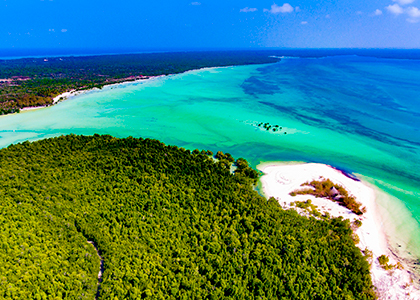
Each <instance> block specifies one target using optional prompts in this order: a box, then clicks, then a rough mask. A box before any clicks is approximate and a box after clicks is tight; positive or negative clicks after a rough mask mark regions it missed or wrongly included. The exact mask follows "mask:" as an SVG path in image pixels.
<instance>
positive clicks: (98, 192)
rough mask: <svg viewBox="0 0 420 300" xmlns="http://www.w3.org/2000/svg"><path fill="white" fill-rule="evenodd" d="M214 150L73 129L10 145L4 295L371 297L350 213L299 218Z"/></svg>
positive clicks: (0, 221) (6, 153)
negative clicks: (100, 278)
mask: <svg viewBox="0 0 420 300" xmlns="http://www.w3.org/2000/svg"><path fill="white" fill-rule="evenodd" d="M207 153H211V152H206V151H193V152H191V151H189V150H185V149H183V148H178V147H176V146H166V145H164V144H162V143H161V142H159V141H156V140H151V139H141V138H140V139H136V138H131V137H129V138H125V139H117V138H114V137H111V136H108V135H105V136H99V135H94V136H76V135H68V136H61V137H57V138H51V139H46V140H40V141H37V142H32V143H30V142H24V143H21V144H17V145H12V146H9V147H8V148H5V149H2V150H0V178H1V181H0V197H1V198H0V199H1V205H0V228H1V229H0V247H1V251H0V298H2V299H94V298H95V295H96V291H97V283H98V271H99V268H100V261H99V260H100V259H99V257H98V255H97V254H96V251H95V249H94V248H93V246H92V245H91V244H89V243H88V242H87V241H93V242H94V243H95V244H96V245H97V247H98V249H99V251H100V252H101V256H102V257H103V259H104V273H103V281H102V283H101V289H100V294H99V299H113V300H114V299H120V300H121V299H139V298H146V299H373V298H374V294H373V292H372V284H371V279H370V274H369V265H368V263H367V261H366V260H365V258H364V257H363V256H362V254H361V252H360V250H359V249H358V248H357V247H356V246H355V245H354V243H353V240H352V238H351V234H352V231H351V229H350V226H349V222H348V221H343V220H342V219H325V220H318V219H316V218H313V217H309V218H306V217H302V216H300V215H298V214H297V213H296V212H295V211H294V210H283V209H282V208H281V207H280V205H279V204H278V202H277V201H276V200H274V199H270V200H269V201H267V199H265V198H263V197H261V196H260V195H259V194H258V193H257V192H256V191H255V190H254V189H253V183H254V180H255V178H254V177H255V174H256V173H255V172H252V171H247V169H248V168H249V167H248V166H247V162H246V160H244V159H238V160H237V162H236V165H237V167H238V168H237V172H234V173H232V172H231V171H230V168H229V167H227V166H226V164H227V163H226V161H229V162H230V163H231V159H230V155H227V154H223V153H219V155H218V156H220V157H222V158H225V157H228V158H229V160H227V159H222V161H215V160H214V159H212V158H211V157H209V156H208V155H207Z"/></svg>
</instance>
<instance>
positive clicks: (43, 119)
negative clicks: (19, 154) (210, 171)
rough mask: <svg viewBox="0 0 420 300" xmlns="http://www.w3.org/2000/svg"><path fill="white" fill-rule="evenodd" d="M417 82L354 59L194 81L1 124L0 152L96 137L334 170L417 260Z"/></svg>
mask: <svg viewBox="0 0 420 300" xmlns="http://www.w3.org/2000/svg"><path fill="white" fill-rule="evenodd" d="M419 82H420V61H417V60H393V59H378V58H366V57H365V58H361V57H356V56H341V57H328V58H318V59H303V58H290V59H283V60H282V61H281V62H280V63H276V64H271V65H258V66H240V67H228V68H217V69H204V70H197V71H191V72H187V73H184V74H180V75H173V76H167V77H160V78H156V79H152V80H148V81H143V82H137V83H129V84H122V85H118V86H108V87H105V88H103V90H100V91H91V92H88V93H86V94H83V95H80V96H77V97H74V98H72V99H70V100H68V101H64V102H62V103H59V104H58V105H55V106H52V107H48V108H45V109H39V110H34V111H27V112H23V113H20V114H15V115H9V116H3V117H0V146H1V147H5V146H7V145H9V144H11V143H17V142H22V141H24V140H36V139H41V138H46V137H52V136H57V135H62V134H69V133H75V134H86V135H88V134H93V133H100V134H111V135H114V136H117V137H126V136H130V135H131V136H134V137H149V138H155V139H159V140H161V141H163V142H165V143H167V144H175V145H178V146H182V147H185V148H189V149H195V148H198V149H210V150H212V151H218V150H222V151H224V152H230V153H231V154H232V155H233V156H234V157H244V158H246V159H247V160H248V161H250V162H251V163H252V165H253V166H256V165H258V164H259V163H260V162H266V161H307V162H321V163H326V164H330V165H333V166H334V167H337V168H340V169H343V170H345V171H347V172H353V173H356V174H359V176H361V177H362V178H363V179H364V180H365V181H367V182H369V183H370V184H373V185H375V186H376V187H377V188H378V189H380V190H378V194H379V195H380V196H379V198H378V203H379V206H380V208H381V211H382V214H383V226H385V227H386V231H387V232H388V233H389V234H390V237H391V245H392V246H393V248H394V251H397V252H399V253H400V255H403V256H406V255H408V253H409V252H410V253H411V254H414V255H415V256H416V257H420V227H419V223H420V175H419V174H418V171H419V170H420V85H419V84H418V83H419ZM261 122H263V123H265V122H268V123H270V124H271V125H279V126H282V130H280V131H276V132H273V131H272V130H269V131H267V130H265V129H264V128H262V127H258V124H259V123H261ZM285 133H286V134H285ZM360 174H362V175H360Z"/></svg>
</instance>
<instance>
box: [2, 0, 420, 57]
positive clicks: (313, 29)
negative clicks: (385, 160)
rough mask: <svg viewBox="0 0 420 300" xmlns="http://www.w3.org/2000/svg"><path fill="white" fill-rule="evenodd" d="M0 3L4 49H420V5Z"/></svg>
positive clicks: (384, 1)
mask: <svg viewBox="0 0 420 300" xmlns="http://www.w3.org/2000/svg"><path fill="white" fill-rule="evenodd" d="M0 3H1V4H0V49H12V48H87V49H88V48H131V49H139V50H141V49H154V50H157V49H176V48H180V49H185V48H250V47H294V48H301V47H303V48H307V47H310V48H325V47H327V48H343V47H352V48H420V9H419V8H420V0H369V1H363V0H345V1H343V0H342V1H338V0H336V1H334V0H324V1H322V0H321V1H312V0H309V1H304V0H296V1H287V2H282V1H276V2H273V1H264V0H262V1H261V0H260V1H255V0H249V1H246V0H245V1H244V0H232V1H229V0H223V1H222V0H198V1H183V0H177V1H168V0H154V1H143V0H137V1H134V0H120V1H110V0H102V1H91V0H71V1H70V0H0Z"/></svg>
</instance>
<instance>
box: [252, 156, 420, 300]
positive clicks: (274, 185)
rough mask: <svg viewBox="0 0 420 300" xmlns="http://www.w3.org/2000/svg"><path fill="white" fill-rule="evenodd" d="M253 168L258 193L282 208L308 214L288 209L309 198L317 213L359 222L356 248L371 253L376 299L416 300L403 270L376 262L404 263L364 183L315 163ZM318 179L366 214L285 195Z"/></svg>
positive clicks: (415, 291) (325, 201)
mask: <svg viewBox="0 0 420 300" xmlns="http://www.w3.org/2000/svg"><path fill="white" fill-rule="evenodd" d="M257 168H258V169H259V170H260V171H262V172H263V173H264V175H263V176H262V177H261V185H262V191H263V193H264V195H265V196H266V197H267V198H269V197H274V198H276V199H277V200H278V201H279V203H280V205H281V206H282V207H283V208H284V209H290V208H293V209H296V210H297V211H298V212H299V213H300V214H302V215H309V214H308V212H306V211H305V210H303V209H300V208H296V207H295V206H292V205H291V203H292V202H294V201H306V200H308V199H310V200H311V201H312V204H314V205H315V206H317V210H318V211H319V212H321V213H325V212H328V213H329V214H330V215H331V217H339V216H341V217H343V218H344V219H348V220H350V222H353V221H354V220H356V219H357V220H360V221H361V222H362V225H361V226H360V227H359V228H357V229H355V230H354V232H355V234H357V236H358V237H359V240H360V242H359V243H358V244H357V247H358V248H359V249H360V250H361V251H362V253H363V251H364V250H365V249H366V248H367V249H368V250H370V251H371V252H372V259H371V260H370V262H371V277H372V283H373V285H374V286H375V288H376V291H377V293H378V295H379V299H420V291H419V290H418V289H417V288H416V287H415V286H414V285H413V284H412V275H411V273H410V271H409V270H407V269H397V268H394V269H393V270H390V271H386V270H384V269H383V268H382V267H381V266H380V265H379V262H378V257H379V256H381V255H386V256H388V257H389V263H390V264H392V265H396V264H397V263H400V264H402V265H403V266H404V267H406V266H405V265H404V261H402V260H401V259H399V258H398V257H397V256H396V255H395V254H394V253H393V252H392V250H391V248H390V246H389V243H388V238H387V235H386V232H385V231H384V228H383V227H384V226H383V223H382V219H381V216H380V214H379V211H378V209H377V205H376V202H375V199H376V195H375V191H374V189H372V188H371V187H370V186H369V185H367V184H366V183H365V182H363V181H360V180H359V179H357V178H356V179H353V178H352V176H350V177H349V176H347V174H346V173H344V172H343V171H341V170H337V169H335V168H333V167H331V166H328V165H324V164H316V163H280V162H273V163H263V164H260V165H258V166H257ZM320 178H324V179H330V180H331V181H332V182H334V183H335V184H339V185H341V186H343V187H344V188H345V189H346V190H347V191H348V192H349V194H352V195H354V196H355V197H356V200H357V201H358V202H360V203H362V206H365V207H366V209H367V211H366V213H364V214H363V215H361V216H358V215H356V214H354V213H353V212H351V211H350V210H348V209H347V208H345V207H343V206H340V205H339V204H338V203H335V202H333V201H331V200H328V199H324V198H316V197H315V196H312V195H297V196H295V197H293V196H290V195H289V193H290V192H292V191H295V190H297V189H301V188H302V187H301V184H302V183H304V182H307V181H312V180H319V179H320Z"/></svg>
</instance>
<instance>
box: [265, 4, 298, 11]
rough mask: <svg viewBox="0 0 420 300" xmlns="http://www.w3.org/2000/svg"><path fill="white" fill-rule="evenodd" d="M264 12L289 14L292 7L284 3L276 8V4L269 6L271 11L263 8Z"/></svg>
mask: <svg viewBox="0 0 420 300" xmlns="http://www.w3.org/2000/svg"><path fill="white" fill-rule="evenodd" d="M264 11H265V12H269V13H272V14H279V13H284V14H285V13H291V12H293V7H292V6H291V5H290V4H289V3H284V4H283V5H282V6H278V5H277V4H275V3H274V4H273V5H271V9H266V8H264Z"/></svg>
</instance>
